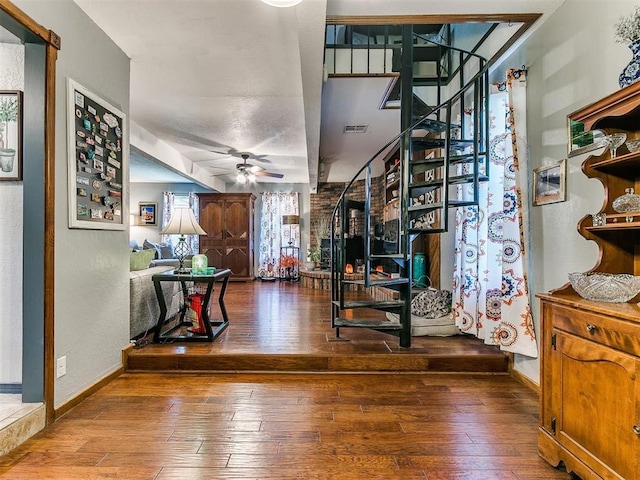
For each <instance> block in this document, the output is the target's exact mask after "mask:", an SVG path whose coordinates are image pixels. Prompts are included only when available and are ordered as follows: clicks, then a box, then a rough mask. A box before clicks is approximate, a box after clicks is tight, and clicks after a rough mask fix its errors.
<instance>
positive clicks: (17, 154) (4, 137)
mask: <svg viewBox="0 0 640 480" xmlns="http://www.w3.org/2000/svg"><path fill="white" fill-rule="evenodd" d="M2 180H4V181H16V180H22V92H21V91H19V90H0V181H2Z"/></svg>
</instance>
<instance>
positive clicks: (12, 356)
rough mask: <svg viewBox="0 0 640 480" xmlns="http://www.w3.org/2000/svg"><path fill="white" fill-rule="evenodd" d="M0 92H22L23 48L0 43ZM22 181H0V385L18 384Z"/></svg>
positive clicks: (20, 330) (19, 366)
mask: <svg viewBox="0 0 640 480" xmlns="http://www.w3.org/2000/svg"><path fill="white" fill-rule="evenodd" d="M0 65H2V68H1V69H0V90H24V46H23V45H20V44H7V43H0ZM22 192H23V189H22V182H0V207H1V208H0V250H1V251H2V255H0V332H2V333H1V334H0V384H10V383H13V384H19V383H22V246H23V245H22Z"/></svg>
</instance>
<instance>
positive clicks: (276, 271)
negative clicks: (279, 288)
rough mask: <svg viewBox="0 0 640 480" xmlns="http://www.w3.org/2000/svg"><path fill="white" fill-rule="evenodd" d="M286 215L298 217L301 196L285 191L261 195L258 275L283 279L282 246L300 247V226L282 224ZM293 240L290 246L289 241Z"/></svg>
mask: <svg viewBox="0 0 640 480" xmlns="http://www.w3.org/2000/svg"><path fill="white" fill-rule="evenodd" d="M283 215H299V209H298V194H297V193H296V192H293V193H284V192H264V193H262V212H261V214H260V228H261V234H260V246H259V248H260V259H259V261H260V265H259V267H258V276H259V277H261V278H278V277H280V276H281V268H280V247H283V246H285V247H286V246H289V245H291V246H294V247H298V248H299V247H300V225H282V216H283ZM290 240H291V242H292V243H291V244H289V241H290Z"/></svg>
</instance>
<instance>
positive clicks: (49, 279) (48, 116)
mask: <svg viewBox="0 0 640 480" xmlns="http://www.w3.org/2000/svg"><path fill="white" fill-rule="evenodd" d="M57 57H58V50H57V49H56V47H55V46H54V45H52V44H48V45H47V51H46V60H45V61H46V67H45V68H46V79H45V107H44V108H45V113H44V114H45V132H44V149H45V153H44V190H45V192H44V198H46V199H48V200H49V201H47V202H45V205H44V209H45V210H44V237H45V245H44V379H45V382H44V398H45V406H46V419H47V423H50V422H52V421H53V420H54V418H55V417H54V406H53V398H54V393H55V344H54V332H55V329H54V325H55V322H54V299H55V295H54V287H55V249H54V245H55V201H54V200H55V183H56V182H55V141H56V135H55V125H56V60H57Z"/></svg>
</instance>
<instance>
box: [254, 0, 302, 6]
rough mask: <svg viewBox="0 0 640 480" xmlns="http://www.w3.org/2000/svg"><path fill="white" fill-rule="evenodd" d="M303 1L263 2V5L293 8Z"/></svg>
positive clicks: (263, 0) (275, 0)
mask: <svg viewBox="0 0 640 480" xmlns="http://www.w3.org/2000/svg"><path fill="white" fill-rule="evenodd" d="M301 1H302V0H262V2H263V3H266V4H267V5H271V6H272V7H293V6H295V5H297V4H299V3H300V2H301Z"/></svg>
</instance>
